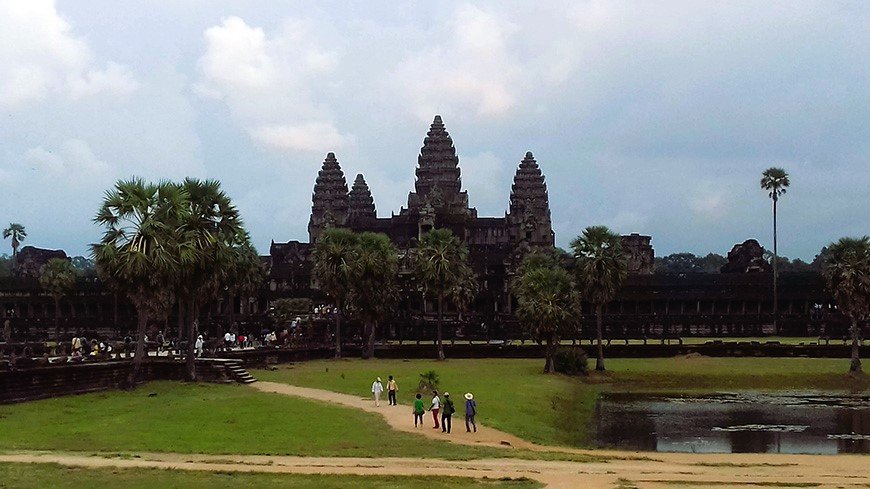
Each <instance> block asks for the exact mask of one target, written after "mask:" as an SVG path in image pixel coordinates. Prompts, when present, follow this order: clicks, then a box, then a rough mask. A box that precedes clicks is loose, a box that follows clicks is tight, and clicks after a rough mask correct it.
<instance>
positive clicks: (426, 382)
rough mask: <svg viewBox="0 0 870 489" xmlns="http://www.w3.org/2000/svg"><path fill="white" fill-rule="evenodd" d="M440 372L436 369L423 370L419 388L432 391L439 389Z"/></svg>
mask: <svg viewBox="0 0 870 489" xmlns="http://www.w3.org/2000/svg"><path fill="white" fill-rule="evenodd" d="M438 381H439V379H438V374H437V373H436V372H435V371H434V370H430V371H428V372H423V373H421V374H420V385H418V386H417V389H418V390H419V391H420V392H431V391H437V390H438Z"/></svg>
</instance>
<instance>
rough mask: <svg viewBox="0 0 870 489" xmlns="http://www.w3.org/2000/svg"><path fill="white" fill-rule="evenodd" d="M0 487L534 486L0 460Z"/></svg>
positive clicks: (529, 488) (530, 486)
mask: <svg viewBox="0 0 870 489" xmlns="http://www.w3.org/2000/svg"><path fill="white" fill-rule="evenodd" d="M0 487H15V488H17V489H43V488H45V487H51V488H56V489H73V488H75V489H78V488H82V487H123V488H124V489H152V488H155V487H159V488H163V489H172V488H185V489H200V488H202V489H206V488H207V489H223V488H226V489H231V488H237V487H271V488H276V489H280V488H291V487H292V488H294V489H375V488H382V487H390V488H398V489H406V488H407V489H412V488H413V489H420V488H426V489H448V488H449V489H454V488H468V489H535V488H538V487H541V485H540V484H539V483H537V482H535V481H531V480H509V481H501V480H475V479H470V478H462V477H394V476H357V475H296V474H263V473H261V474H256V473H236V472H188V471H183V470H163V469H86V468H78V467H62V466H59V465H55V464H7V463H0Z"/></svg>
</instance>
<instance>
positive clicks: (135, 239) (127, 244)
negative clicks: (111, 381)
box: [92, 177, 193, 387]
mask: <svg viewBox="0 0 870 489" xmlns="http://www.w3.org/2000/svg"><path fill="white" fill-rule="evenodd" d="M187 199H188V197H187V194H186V193H185V192H184V190H183V189H182V188H181V187H180V186H178V185H175V184H168V183H160V184H152V183H146V182H145V181H144V180H143V179H141V178H137V177H134V178H131V179H130V180H120V181H118V182H117V183H116V184H115V186H114V188H112V189H110V190H108V191H107V192H106V196H105V197H104V198H103V203H102V205H101V206H100V209H99V211H98V212H97V216H96V217H95V218H94V221H95V222H96V223H97V224H99V225H100V226H103V227H104V228H105V231H104V233H103V237H102V239H101V240H100V242H99V243H97V244H95V245H92V253H93V257H94V261H95V262H96V265H97V268H98V269H99V270H100V271H101V274H102V275H103V276H106V277H110V281H111V282H112V283H113V284H114V285H115V286H116V287H117V288H118V289H119V290H122V291H124V293H126V295H127V297H128V298H129V299H130V302H132V304H133V306H134V307H135V308H136V314H137V328H136V332H137V341H136V355H135V357H134V359H133V368H132V369H131V371H130V374H129V376H128V378H127V383H128V385H129V386H131V387H132V386H134V385H135V383H136V380H137V378H138V374H139V371H140V369H141V366H142V361H143V360H144V356H145V342H144V339H145V331H146V328H147V325H148V320H149V318H159V317H161V316H162V315H165V314H166V312H167V311H168V309H169V307H170V306H171V298H172V295H171V290H172V287H173V285H174V283H175V277H177V276H178V274H179V273H180V271H181V269H182V268H183V267H184V266H185V265H186V263H185V261H186V260H188V259H189V258H190V255H191V253H192V251H193V250H192V246H191V244H190V241H189V240H185V239H183V237H182V236H180V234H179V229H178V227H177V223H179V222H181V221H182V220H183V219H184V217H185V213H186V212H187V211H188V209H187Z"/></svg>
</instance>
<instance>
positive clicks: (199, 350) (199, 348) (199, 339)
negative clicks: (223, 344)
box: [194, 335, 203, 357]
mask: <svg viewBox="0 0 870 489" xmlns="http://www.w3.org/2000/svg"><path fill="white" fill-rule="evenodd" d="M202 344H203V341H202V335H199V336H198V337H197V338H196V344H194V348H195V349H196V356H197V357H201V356H202Z"/></svg>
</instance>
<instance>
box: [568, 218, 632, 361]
mask: <svg viewBox="0 0 870 489" xmlns="http://www.w3.org/2000/svg"><path fill="white" fill-rule="evenodd" d="M571 248H572V249H573V250H574V258H575V259H576V260H577V268H576V269H575V276H576V280H577V288H578V289H579V291H580V294H581V296H582V298H583V299H584V300H587V301H589V302H591V303H592V304H594V305H595V315H596V323H597V333H598V348H597V350H598V352H597V353H598V355H597V359H596V362H595V370H604V349H603V347H602V345H601V341H602V338H601V336H602V324H601V321H602V317H601V316H602V308H603V307H604V305H605V304H607V303H608V302H610V301H611V300H612V299H613V297H614V296H615V295H616V292H617V291H618V290H619V288H620V287H621V286H622V282H623V281H624V280H625V277H626V275H627V274H628V271H627V269H626V263H625V256H624V255H623V253H622V239H621V238H620V236H619V235H618V234H616V233H614V232H612V231H610V230H609V229H607V227H605V226H591V227H588V228H586V229H584V230H583V234H582V235H580V236H578V237H577V238H575V239H574V240H573V241H572V242H571Z"/></svg>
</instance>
